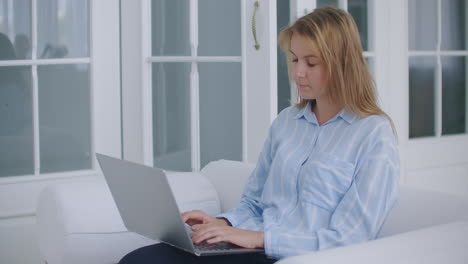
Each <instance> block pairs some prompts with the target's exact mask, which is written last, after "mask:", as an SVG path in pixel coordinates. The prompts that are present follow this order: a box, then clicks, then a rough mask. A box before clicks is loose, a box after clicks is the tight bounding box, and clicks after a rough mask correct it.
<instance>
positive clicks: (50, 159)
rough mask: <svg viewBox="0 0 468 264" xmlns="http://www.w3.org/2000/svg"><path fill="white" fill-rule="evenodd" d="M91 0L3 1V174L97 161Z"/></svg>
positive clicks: (0, 32) (0, 44)
mask: <svg viewBox="0 0 468 264" xmlns="http://www.w3.org/2000/svg"><path fill="white" fill-rule="evenodd" d="M88 17H89V3H88V1H66V0H63V1H57V0H37V1H30V0H15V1H8V0H1V1H0V51H1V55H0V93H1V94H0V176H16V175H38V174H46V173H55V172H63V171H73V170H85V169H90V168H91V166H92V159H91V157H92V155H91V153H92V147H91V117H90V116H91V113H90V109H91V108H90V67H89V64H90V58H89V53H90V52H89V44H88V39H89V37H88V35H89V30H88V27H89V24H88V21H89V19H88Z"/></svg>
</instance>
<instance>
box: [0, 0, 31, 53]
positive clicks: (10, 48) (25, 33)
mask: <svg viewBox="0 0 468 264" xmlns="http://www.w3.org/2000/svg"><path fill="white" fill-rule="evenodd" d="M16 59H31V1H30V0H15V1H11V0H10V1H8V0H0V60H16Z"/></svg>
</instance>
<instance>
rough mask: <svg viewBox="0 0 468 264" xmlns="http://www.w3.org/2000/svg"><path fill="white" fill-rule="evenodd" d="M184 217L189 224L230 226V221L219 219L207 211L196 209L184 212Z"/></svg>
mask: <svg viewBox="0 0 468 264" xmlns="http://www.w3.org/2000/svg"><path fill="white" fill-rule="evenodd" d="M182 219H183V221H184V223H187V224H188V225H189V226H193V225H199V224H212V225H220V226H228V225H229V224H228V222H226V220H224V219H218V218H214V217H211V216H209V215H207V214H206V213H204V212H202V211H199V210H194V211H190V212H185V213H182Z"/></svg>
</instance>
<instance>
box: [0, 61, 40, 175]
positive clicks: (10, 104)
mask: <svg viewBox="0 0 468 264" xmlns="http://www.w3.org/2000/svg"><path fill="white" fill-rule="evenodd" d="M31 87H32V86H31V67H29V66H27V67H24V66H21V67H0V177H2V176H13V175H26V174H34V149H33V148H34V147H33V128H32V124H33V122H32V117H33V116H32V92H31V91H32V89H31Z"/></svg>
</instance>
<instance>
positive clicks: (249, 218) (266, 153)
mask: <svg viewBox="0 0 468 264" xmlns="http://www.w3.org/2000/svg"><path fill="white" fill-rule="evenodd" d="M274 125H275V123H273V124H272V126H271V127H270V129H269V132H268V136H267V139H266V141H265V143H264V146H263V149H262V151H261V152H260V155H259V158H258V161H257V165H256V167H255V169H254V171H253V172H252V174H251V175H250V177H249V179H248V180H247V183H246V185H245V187H244V191H243V193H242V198H241V201H240V203H239V205H238V206H237V207H236V208H233V209H231V210H229V211H227V212H226V213H224V214H221V215H219V217H224V218H226V219H228V221H229V222H230V223H231V224H232V226H234V227H241V225H242V224H244V223H246V224H247V226H248V229H257V230H258V229H259V228H261V229H262V230H263V226H261V227H259V225H257V224H255V223H261V222H263V221H262V213H263V204H262V202H261V195H262V192H263V186H264V184H265V181H266V179H267V177H268V173H269V171H270V165H271V161H272V151H271V148H272V130H273V126H274ZM252 222H255V223H252ZM258 231H261V230H258Z"/></svg>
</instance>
